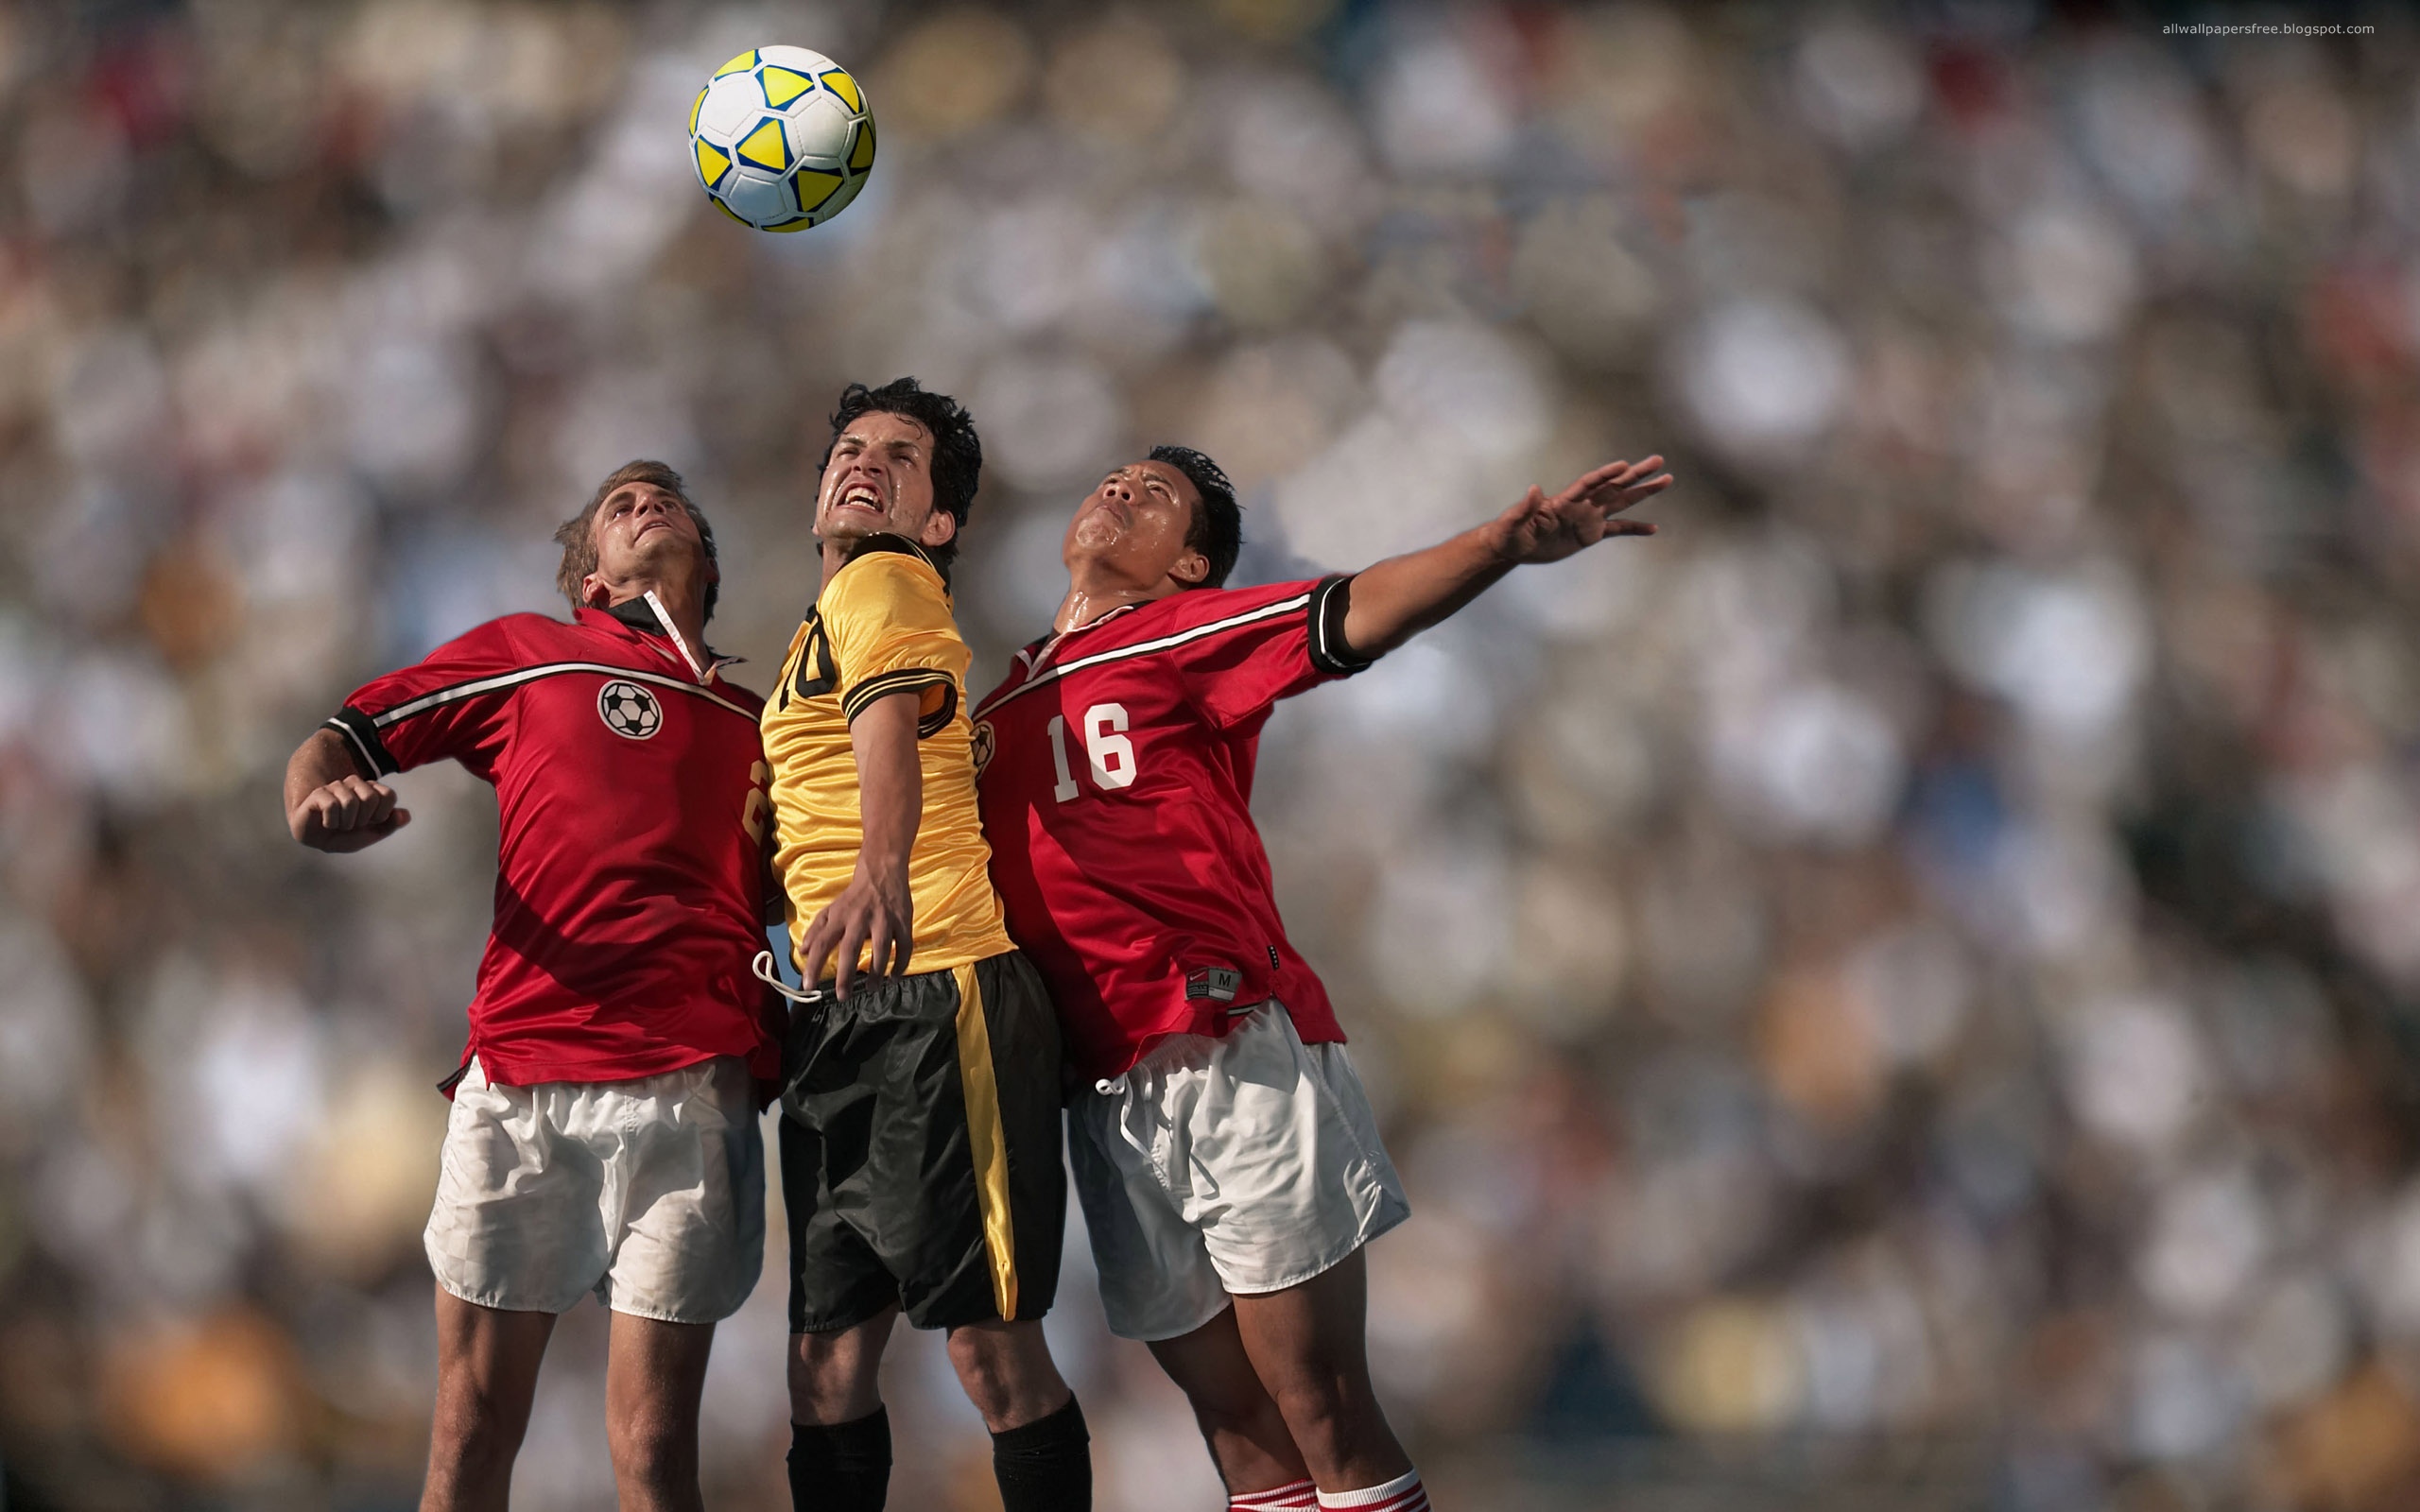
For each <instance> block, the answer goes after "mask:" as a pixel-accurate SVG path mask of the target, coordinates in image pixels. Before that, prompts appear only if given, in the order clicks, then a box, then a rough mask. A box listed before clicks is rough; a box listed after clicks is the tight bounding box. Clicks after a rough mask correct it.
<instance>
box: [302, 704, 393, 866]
mask: <svg viewBox="0 0 2420 1512" xmlns="http://www.w3.org/2000/svg"><path fill="white" fill-rule="evenodd" d="M411 821H412V816H411V811H410V810H409V809H402V808H397V807H396V806H395V790H394V789H393V788H391V787H389V786H388V785H387V784H386V783H384V782H372V781H370V780H369V779H367V778H365V777H363V776H362V775H361V772H360V768H359V767H357V766H356V765H354V760H353V753H352V752H351V751H349V750H347V749H346V748H345V744H344V737H343V736H341V735H339V734H337V732H336V731H335V730H317V731H314V732H313V734H312V736H311V738H310V739H308V740H306V741H304V742H303V743H302V745H300V746H298V747H295V750H294V755H293V757H292V759H291V760H289V761H287V762H286V764H285V827H286V829H288V830H289V831H291V832H293V834H294V838H296V839H297V840H300V841H302V843H303V844H304V845H307V846H309V847H310V848H311V849H312V850H314V851H333V852H342V851H358V850H360V849H361V848H362V847H364V846H369V845H375V844H377V843H378V842H379V841H381V840H384V839H385V838H387V836H389V835H390V834H392V833H395V832H396V831H397V830H400V829H402V828H403V827H404V826H405V825H406V824H409V823H410V822H411Z"/></svg>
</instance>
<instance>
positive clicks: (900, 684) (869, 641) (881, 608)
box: [817, 551, 974, 737]
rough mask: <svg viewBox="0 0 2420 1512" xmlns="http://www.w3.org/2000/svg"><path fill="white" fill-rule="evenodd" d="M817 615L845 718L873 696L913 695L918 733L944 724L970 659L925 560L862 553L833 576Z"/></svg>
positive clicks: (935, 731)
mask: <svg viewBox="0 0 2420 1512" xmlns="http://www.w3.org/2000/svg"><path fill="white" fill-rule="evenodd" d="M817 611H818V612H819V613H820V615H821V618H822V621H823V635H824V639H825V640H826V642H827V643H829V644H830V645H831V648H832V661H833V662H834V664H835V666H836V668H837V669H838V673H839V685H838V687H837V688H836V689H834V691H835V692H836V693H838V695H839V696H840V712H841V713H842V714H843V715H844V716H845V717H847V718H848V719H850V720H852V721H854V720H855V719H856V717H857V715H858V714H859V713H863V712H864V711H865V710H866V709H867V708H868V707H869V706H871V705H872V704H873V702H874V701H875V700H876V699H878V698H884V697H888V696H890V695H892V694H896V693H914V694H915V695H916V713H917V717H916V730H917V733H919V734H921V735H925V736H928V737H929V736H932V735H937V734H939V733H941V731H942V730H944V729H946V728H947V727H948V725H949V722H950V719H951V717H952V716H953V715H955V714H956V713H958V703H959V690H960V688H961V686H962V684H963V683H964V681H965V678H966V669H967V667H968V665H969V664H970V663H971V662H973V661H974V657H973V655H972V654H971V653H970V652H969V651H968V650H967V649H966V643H965V641H963V640H961V639H960V638H959V633H958V622H957V621H956V620H955V619H953V618H952V617H951V614H950V606H949V595H948V593H946V591H944V590H943V589H942V579H941V575H940V574H939V573H937V572H935V571H934V570H933V568H932V566H931V565H930V564H929V563H927V562H925V560H923V559H922V558H917V557H913V556H909V555H908V554H906V553H904V552H896V551H882V552H871V553H868V554H867V555H865V556H861V557H859V558H856V560H854V561H852V562H850V563H849V564H848V565H846V566H844V567H842V568H841V569H840V571H839V572H838V573H837V574H835V575H834V576H833V578H832V581H831V582H830V583H829V584H827V585H826V586H825V588H824V590H823V595H822V598H821V602H819V603H818V605H817Z"/></svg>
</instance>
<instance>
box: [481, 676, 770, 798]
mask: <svg viewBox="0 0 2420 1512" xmlns="http://www.w3.org/2000/svg"><path fill="white" fill-rule="evenodd" d="M514 713H515V716H516V717H515V719H514V730H513V735H514V739H513V742H512V744H513V747H514V750H515V753H516V754H517V755H518V756H519V757H520V758H521V759H522V761H523V763H524V764H526V765H544V766H552V767H562V768H565V769H568V770H576V771H579V772H582V773H588V774H600V773H601V774H607V775H616V774H618V775H622V776H626V777H627V776H631V775H635V774H649V775H653V776H658V777H663V778H666V779H679V780H683V781H688V780H697V781H710V780H711V779H712V778H713V777H714V776H715V775H716V774H717V773H719V772H721V771H722V770H723V769H724V768H726V767H731V766H733V765H734V764H736V769H737V770H738V771H739V772H740V773H745V771H746V770H747V767H748V763H749V762H750V761H751V760H752V759H753V748H754V745H755V729H754V723H755V722H754V720H753V719H752V717H750V715H749V713H748V711H746V710H745V709H741V708H738V707H736V706H733V707H725V706H724V705H723V704H722V703H720V702H718V701H717V700H716V699H715V698H713V697H711V696H708V694H707V693H705V692H703V691H700V692H691V691H689V690H688V689H685V688H682V687H679V686H676V685H672V684H671V683H670V682H669V680H668V679H660V678H652V677H648V676H643V675H639V674H635V673H633V674H630V675H615V674H614V673H610V672H596V673H589V672H583V673H578V674H573V675H568V676H563V677H556V678H547V679H542V680H540V681H537V682H534V683H531V684H530V685H529V686H528V687H527V688H524V689H523V690H521V695H520V697H519V699H518V708H517V709H516V710H515V711H514Z"/></svg>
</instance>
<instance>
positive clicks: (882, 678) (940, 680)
mask: <svg viewBox="0 0 2420 1512" xmlns="http://www.w3.org/2000/svg"><path fill="white" fill-rule="evenodd" d="M934 686H940V687H943V688H946V689H948V690H949V696H948V697H947V698H945V699H944V700H943V701H942V715H941V725H935V726H933V727H932V728H931V729H929V730H928V729H926V728H925V724H926V721H927V720H929V719H930V718H931V717H932V716H931V715H929V714H927V715H925V716H924V717H923V718H920V719H918V720H917V721H916V733H917V734H918V735H920V736H925V735H934V734H938V733H940V731H941V726H942V725H946V724H948V723H949V716H950V715H951V714H953V713H957V712H958V679H956V678H953V677H951V676H950V675H949V674H948V673H947V672H945V671H943V670H942V669H941V668H940V667H901V668H899V669H898V670H896V671H893V672H877V673H875V674H874V675H873V677H871V678H868V679H866V680H865V681H863V682H860V683H858V684H857V685H856V687H854V688H851V689H850V690H849V691H848V692H847V693H845V694H843V695H841V696H840V716H841V717H842V718H844V719H846V720H848V721H849V722H850V723H852V724H854V723H856V717H857V715H859V714H861V713H865V711H866V708H867V706H868V705H870V704H872V703H873V701H874V700H875V699H877V698H887V697H889V696H890V695H892V694H894V693H909V692H912V691H914V690H916V689H919V688H930V687H934Z"/></svg>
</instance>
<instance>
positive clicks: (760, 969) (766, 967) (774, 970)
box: [751, 951, 824, 1004]
mask: <svg viewBox="0 0 2420 1512" xmlns="http://www.w3.org/2000/svg"><path fill="white" fill-rule="evenodd" d="M751 969H752V971H755V973H756V980H757V981H759V982H762V983H764V984H765V985H766V986H767V987H769V988H772V989H773V990H774V991H776V992H779V993H780V994H781V995H782V996H784V997H786V998H787V999H789V1000H790V1001H791V1002H792V1003H812V1004H821V1003H822V1002H823V1001H824V994H823V993H822V991H821V989H820V988H807V989H806V990H804V991H801V990H799V989H798V988H794V987H792V986H790V985H789V984H788V983H787V982H785V981H783V980H782V969H781V967H780V965H779V964H778V963H777V962H775V961H774V959H773V953H772V952H771V951H758V952H757V953H756V959H755V960H754V961H753V962H752V963H751Z"/></svg>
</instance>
